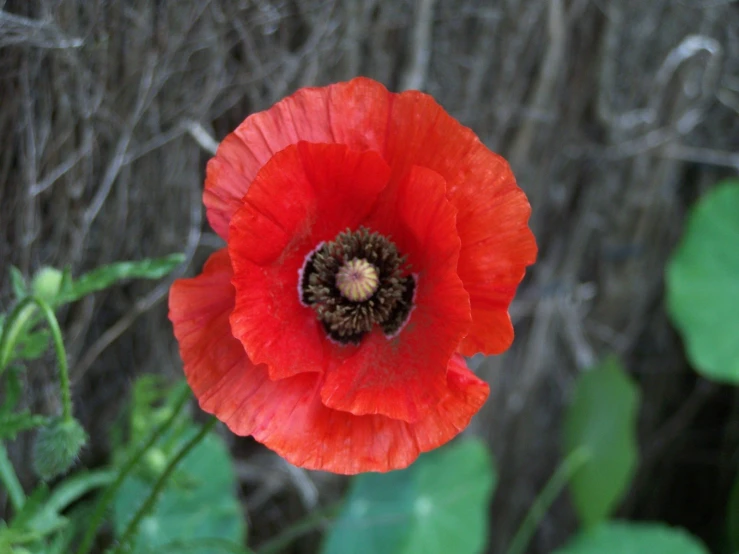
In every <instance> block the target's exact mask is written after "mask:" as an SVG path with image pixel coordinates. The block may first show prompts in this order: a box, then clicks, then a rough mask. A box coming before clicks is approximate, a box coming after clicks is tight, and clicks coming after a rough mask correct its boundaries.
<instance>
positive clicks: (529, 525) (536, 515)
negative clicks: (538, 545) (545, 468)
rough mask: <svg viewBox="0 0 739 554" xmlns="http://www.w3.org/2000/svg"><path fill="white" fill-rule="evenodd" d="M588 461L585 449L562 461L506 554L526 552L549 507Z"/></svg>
mask: <svg viewBox="0 0 739 554" xmlns="http://www.w3.org/2000/svg"><path fill="white" fill-rule="evenodd" d="M589 459H590V452H589V450H588V449H587V448H585V447H580V448H578V449H577V450H575V451H573V452H572V453H571V454H570V455H569V456H567V458H565V459H564V461H563V462H562V463H561V464H560V465H559V467H558V468H557V470H556V471H555V472H554V473H553V474H552V476H551V477H550V478H549V481H547V483H546V485H544V488H543V489H542V490H541V492H540V493H539V495H538V496H537V497H536V499H535V500H534V503H533V504H532V505H531V508H529V511H528V512H527V513H526V517H524V520H523V522H521V526H520V527H519V528H518V531H516V535H515V536H514V537H513V541H512V542H511V545H510V546H509V547H508V554H523V553H524V552H526V548H527V547H528V545H529V543H530V542H531V539H532V537H533V536H534V533H536V529H537V528H538V527H539V523H541V520H542V519H543V518H544V516H545V515H546V513H547V510H549V507H550V506H551V505H552V503H553V502H554V501H555V500H556V499H557V497H558V496H559V495H560V493H561V492H562V489H564V487H565V486H566V485H567V483H568V482H569V481H570V479H571V478H572V476H573V475H574V474H575V472H576V471H577V470H579V469H580V468H581V467H582V466H583V464H584V463H585V462H587V461H588V460H589Z"/></svg>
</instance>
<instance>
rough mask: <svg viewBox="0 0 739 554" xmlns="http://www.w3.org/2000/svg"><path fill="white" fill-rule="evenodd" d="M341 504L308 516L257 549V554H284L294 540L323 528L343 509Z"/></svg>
mask: <svg viewBox="0 0 739 554" xmlns="http://www.w3.org/2000/svg"><path fill="white" fill-rule="evenodd" d="M341 504H342V503H341V502H337V503H335V504H330V505H329V506H327V507H325V508H323V509H320V510H317V511H315V512H312V513H310V514H308V515H306V516H305V517H304V518H303V519H301V520H299V521H296V522H295V523H293V524H292V525H290V526H289V527H287V528H286V529H284V530H283V531H281V532H280V534H279V535H277V536H276V537H275V538H273V539H271V540H269V541H267V542H265V543H264V544H263V545H262V546H260V547H259V548H258V549H257V554H276V553H278V552H283V551H284V550H285V548H287V547H288V546H289V545H290V544H291V543H292V542H293V541H294V540H296V539H298V538H299V537H302V536H303V535H306V534H308V533H310V532H311V531H314V530H316V529H318V528H319V527H323V526H324V525H325V524H326V519H327V518H332V517H334V516H335V515H336V513H337V512H338V511H339V508H341Z"/></svg>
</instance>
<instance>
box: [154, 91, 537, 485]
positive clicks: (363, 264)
mask: <svg viewBox="0 0 739 554" xmlns="http://www.w3.org/2000/svg"><path fill="white" fill-rule="evenodd" d="M204 202H205V205H206V208H207V213H208V220H209V221H210V224H211V225H212V226H213V228H214V229H215V231H216V232H217V233H218V234H219V235H220V236H221V237H223V238H224V239H225V240H226V241H227V248H224V249H223V250H221V251H219V252H216V253H215V254H213V255H212V256H211V258H210V259H209V260H208V262H207V264H206V265H205V268H204V269H203V272H202V274H201V275H199V276H197V277H195V278H193V279H181V280H179V281H177V282H176V283H175V284H174V285H173V286H172V290H171V294H170V299H169V307H170V319H171V321H172V323H173V325H174V332H175V335H176V337H177V340H178V341H179V345H180V354H181V356H182V359H183V360H184V367H185V374H186V376H187V380H188V382H189V384H190V386H191V387H192V389H193V391H194V393H195V395H196V397H197V398H198V400H199V402H200V406H201V407H202V408H203V410H205V411H206V412H210V413H213V414H215V415H216V416H217V417H218V418H219V419H221V420H222V421H223V422H225V423H226V424H227V425H228V426H229V427H230V428H231V430H232V431H233V432H234V433H237V434H239V435H252V436H253V437H254V438H255V439H256V440H258V441H260V442H262V443H264V444H265V445H267V446H268V447H269V448H271V449H273V450H275V451H276V452H278V453H279V454H280V455H282V456H284V457H285V458H286V459H287V460H289V461H290V462H292V463H293V464H296V465H299V466H303V467H306V468H311V469H323V470H328V471H334V472H337V473H358V472H362V471H387V470H391V469H397V468H402V467H405V466H407V465H409V464H410V463H411V462H412V461H413V460H415V459H416V457H417V456H418V455H419V454H420V453H421V452H424V451H427V450H431V449H433V448H436V447H437V446H440V445H441V444H443V443H445V442H447V441H449V440H450V439H451V438H452V437H454V436H455V435H456V434H458V433H459V432H460V431H461V430H462V429H464V428H465V427H466V426H467V424H468V423H469V421H470V419H471V417H472V416H473V415H474V414H475V413H476V412H477V411H478V410H479V409H480V407H481V406H482V404H483V403H484V401H485V399H486V398H487V396H488V392H489V390H488V385H487V384H486V383H485V382H483V381H482V380H480V379H479V378H477V377H476V376H475V375H474V374H473V373H471V372H470V371H469V370H468V369H467V367H466V365H465V362H464V360H463V358H462V355H471V354H474V353H476V352H483V353H486V354H497V353H500V352H502V351H504V350H505V349H506V348H508V346H509V345H510V344H511V341H512V340H513V328H512V326H511V321H510V317H509V315H508V305H509V304H510V302H511V299H512V298H513V295H514V293H515V290H516V287H517V285H518V284H519V282H520V281H521V279H522V278H523V276H524V271H525V268H526V266H528V265H530V264H531V263H533V261H534V259H535V257H536V244H535V242H534V238H533V235H532V233H531V231H530V230H529V228H528V226H527V221H528V218H529V214H530V207H529V203H528V201H527V200H526V197H525V195H524V194H523V192H522V191H521V190H520V189H519V188H518V187H517V186H516V182H515V180H514V177H513V175H512V173H511V171H510V169H509V167H508V164H507V163H506V162H505V160H503V159H502V158H501V157H500V156H498V155H496V154H494V153H492V152H490V151H489V150H488V149H487V148H486V147H485V146H484V145H483V144H482V143H481V142H480V140H479V139H478V138H477V137H476V136H475V135H474V133H472V131H470V130H469V129H467V128H465V127H463V126H462V125H460V124H459V123H458V122H457V121H455V120H454V119H453V118H452V117H450V116H449V115H448V114H447V113H446V112H445V111H444V110H443V109H442V108H441V107H440V106H439V105H438V104H437V103H436V102H435V101H434V100H433V99H432V98H431V97H430V96H428V95H426V94H422V93H420V92H415V91H411V92H404V93H401V94H393V93H390V92H388V91H387V90H386V89H385V88H384V87H383V86H382V85H380V84H379V83H376V82H374V81H372V80H370V79H365V78H358V79H354V80H353V81H350V82H348V83H340V84H336V85H331V86H328V87H324V88H308V89H302V90H299V91H298V92H296V93H295V94H293V95H292V96H290V97H288V98H286V99H285V100H283V101H281V102H279V103H278V104H276V105H275V106H273V107H272V108H270V109H269V110H267V111H264V112H261V113H257V114H254V115H252V116H250V117H248V118H247V119H246V120H245V121H244V122H243V123H242V124H241V125H240V126H239V127H238V128H237V129H236V130H235V131H234V132H233V133H231V134H230V135H229V136H227V137H226V138H225V139H224V141H223V142H222V143H221V145H220V147H219V148H218V152H217V154H216V156H215V157H214V158H213V159H212V160H210V162H209V163H208V169H207V179H206V183H205V193H204Z"/></svg>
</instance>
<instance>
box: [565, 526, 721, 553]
mask: <svg viewBox="0 0 739 554" xmlns="http://www.w3.org/2000/svg"><path fill="white" fill-rule="evenodd" d="M663 553H664V554H709V552H708V550H707V549H706V547H705V546H703V544H702V543H701V542H700V541H699V540H698V539H697V538H695V537H693V536H692V535H690V534H689V533H687V532H685V531H683V530H682V529H678V528H674V527H669V526H667V525H664V524H661V523H628V522H617V521H611V522H608V523H603V524H601V525H598V526H597V527H594V528H592V529H589V530H587V531H585V532H582V533H580V534H579V535H577V536H575V538H574V539H573V540H571V541H570V542H569V543H568V544H567V545H565V546H564V547H563V548H560V549H559V550H557V551H556V552H555V554H663Z"/></svg>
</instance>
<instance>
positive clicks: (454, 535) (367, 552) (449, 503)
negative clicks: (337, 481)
mask: <svg viewBox="0 0 739 554" xmlns="http://www.w3.org/2000/svg"><path fill="white" fill-rule="evenodd" d="M495 483H496V474H495V470H494V468H493V464H492V460H491V458H490V454H489V452H488V450H487V448H486V447H485V445H484V444H483V443H482V442H480V441H476V440H465V441H460V442H456V443H453V444H451V445H449V446H447V447H445V448H441V449H438V450H435V451H433V452H431V453H428V454H424V455H423V456H421V457H420V458H419V460H418V461H417V462H416V463H414V464H413V465H412V466H411V467H409V468H408V469H404V470H401V471H393V472H390V473H384V474H380V473H367V474H363V475H359V476H357V477H355V478H354V479H353V481H352V485H351V489H350V491H349V494H348V497H347V500H346V503H345V505H344V507H343V509H342V512H341V514H340V516H339V518H338V519H337V521H336V522H335V524H334V526H333V528H332V529H331V531H330V533H329V535H328V537H327V539H326V541H325V543H324V545H323V553H324V554H345V553H347V552H351V553H353V554H375V553H377V552H382V553H383V554H447V553H450V552H454V554H467V553H475V552H482V550H483V549H484V546H485V543H486V539H487V529H488V505H489V503H490V499H491V497H492V493H493V490H494V488H495Z"/></svg>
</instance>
